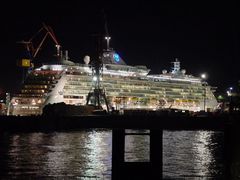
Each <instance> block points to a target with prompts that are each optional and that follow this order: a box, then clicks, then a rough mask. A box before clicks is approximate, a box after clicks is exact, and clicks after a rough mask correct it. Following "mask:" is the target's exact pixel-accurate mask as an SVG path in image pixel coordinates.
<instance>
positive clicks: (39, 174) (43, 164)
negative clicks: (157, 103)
mask: <svg viewBox="0 0 240 180" xmlns="http://www.w3.org/2000/svg"><path fill="white" fill-rule="evenodd" d="M132 132H133V131H132ZM128 133H129V132H128ZM111 138H112V135H111V131H109V130H103V129H94V130H82V131H78V132H53V133H22V134H0V164H1V166H0V175H1V177H2V178H3V179H13V178H17V179H29V178H32V179H39V178H40V179H49V178H50V179H51V178H60V179H62V178H67V179H68V178H78V179H84V178H86V177H88V179H94V178H96V177H98V178H99V179H111V176H110V175H111V156H112V154H111V153H112V148H111V146H112V139H111ZM222 140H223V133H220V132H212V131H178V132H174V131H164V133H163V145H164V146H163V165H164V167H163V172H164V177H165V178H172V179H174V178H179V177H180V178H184V179H185V178H196V177H214V178H218V177H222V172H223V159H222V150H223V147H222V146H223V143H222ZM125 151H126V152H125V160H126V161H148V160H149V136H141V135H140V136H139V135H133V136H127V137H126V146H125Z"/></svg>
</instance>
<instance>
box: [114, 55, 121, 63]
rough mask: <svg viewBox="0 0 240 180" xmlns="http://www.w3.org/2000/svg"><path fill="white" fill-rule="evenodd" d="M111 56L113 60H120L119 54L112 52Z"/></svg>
mask: <svg viewBox="0 0 240 180" xmlns="http://www.w3.org/2000/svg"><path fill="white" fill-rule="evenodd" d="M113 58H114V60H115V61H116V62H119V61H120V57H119V55H118V54H117V53H114V54H113Z"/></svg>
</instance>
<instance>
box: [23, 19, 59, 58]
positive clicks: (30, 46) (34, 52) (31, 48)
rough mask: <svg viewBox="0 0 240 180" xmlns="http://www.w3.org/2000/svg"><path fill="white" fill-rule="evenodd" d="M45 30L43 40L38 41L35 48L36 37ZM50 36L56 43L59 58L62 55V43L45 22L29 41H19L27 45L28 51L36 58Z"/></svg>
mask: <svg viewBox="0 0 240 180" xmlns="http://www.w3.org/2000/svg"><path fill="white" fill-rule="evenodd" d="M43 31H45V34H44V36H43V38H42V39H41V41H40V42H39V43H38V45H37V47H36V48H34V46H33V41H34V39H35V38H36V37H37V36H38V35H39V34H40V33H42V32H43ZM48 36H50V37H51V39H52V40H53V42H54V43H55V46H56V48H57V54H56V56H57V57H58V58H59V57H60V47H61V46H60V44H59V43H58V41H57V38H56V36H55V34H54V32H53V30H52V28H51V27H50V26H47V25H46V24H45V23H43V26H42V27H41V28H40V29H39V30H38V31H37V32H36V33H35V34H34V35H33V36H32V37H31V38H30V39H29V40H28V41H21V42H19V43H22V44H24V45H25V47H26V49H27V51H28V52H30V54H31V56H32V57H31V58H35V57H36V56H37V54H38V53H39V51H40V49H41V47H42V45H43V43H44V41H45V40H46V39H47V37H48Z"/></svg>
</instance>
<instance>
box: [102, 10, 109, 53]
mask: <svg viewBox="0 0 240 180" xmlns="http://www.w3.org/2000/svg"><path fill="white" fill-rule="evenodd" d="M103 18H104V29H105V39H106V40H107V51H109V42H110V39H111V37H110V36H109V33H108V26H107V18H106V14H105V11H104V10H103Z"/></svg>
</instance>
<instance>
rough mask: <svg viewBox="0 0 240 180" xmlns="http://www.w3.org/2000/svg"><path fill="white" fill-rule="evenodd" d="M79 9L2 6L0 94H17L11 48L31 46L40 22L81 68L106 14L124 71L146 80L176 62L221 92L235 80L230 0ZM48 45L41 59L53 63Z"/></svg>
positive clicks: (239, 45) (238, 51)
mask: <svg viewBox="0 0 240 180" xmlns="http://www.w3.org/2000/svg"><path fill="white" fill-rule="evenodd" d="M53 2H55V3H53ZM83 2H84V1H80V0H78V1H77V0H75V1H73V0H72V1H70V0H68V1H59V2H58V1H51V3H50V2H47V1H43V0H42V1H31V2H27V1H24V2H22V1H8V2H7V4H6V5H4V6H3V5H2V6H1V8H2V10H1V12H0V15H1V37H2V38H1V41H0V43H1V61H0V89H2V90H1V91H10V92H14V90H15V89H17V88H18V87H19V86H20V82H21V77H22V74H21V70H20V69H19V68H18V67H17V66H16V60H17V59H18V58H19V56H20V54H21V53H19V52H20V50H19V49H20V45H19V44H17V43H16V42H17V41H20V40H28V39H29V38H30V37H31V36H32V35H33V34H35V33H36V32H37V31H38V30H39V29H40V28H41V26H42V22H45V23H46V24H48V25H49V26H51V27H52V28H53V30H54V32H55V35H56V36H57V39H58V41H59V42H60V44H61V45H62V48H63V50H65V49H67V50H69V56H70V58H71V59H72V60H73V61H75V62H83V57H84V55H86V54H88V55H89V53H90V52H91V48H92V46H91V42H92V37H91V34H93V33H97V32H99V31H102V30H103V27H104V25H103V23H102V21H101V19H102V14H101V10H102V9H103V8H104V10H105V13H106V17H107V21H108V28H109V33H110V35H111V37H112V41H111V43H110V44H111V46H112V47H113V48H114V49H115V50H116V51H117V52H118V53H119V55H120V56H121V57H122V58H123V59H124V60H125V62H126V63H127V64H129V65H146V66H147V67H148V68H150V69H152V70H151V73H160V72H161V71H162V70H163V69H167V70H170V66H171V63H170V62H172V61H173V60H174V59H175V58H178V59H179V60H180V61H181V65H182V68H184V69H186V70H187V73H189V74H192V75H195V76H199V75H200V74H201V73H202V72H206V73H207V74H208V82H209V83H210V84H211V85H212V86H216V87H219V88H220V89H224V88H227V87H229V86H231V85H232V84H236V83H237V81H238V80H239V79H240V78H239V77H240V70H239V66H240V63H239V58H240V26H239V23H240V19H239V18H238V14H239V12H240V11H239V10H240V9H239V6H237V4H236V3H235V2H233V1H231V2H230V1H229V2H225V3H224V2H221V1H219V2H214V1H211V3H210V2H207V1H192V2H188V1H171V0H169V1H159V2H158V1H149V0H139V1H130V0H129V1H128V2H126V1H113V2H111V3H107V2H105V1H97V0H96V1H87V2H85V3H83ZM53 46H54V44H53V42H52V41H51V39H50V38H48V39H47V41H46V43H44V45H43V47H42V49H41V51H40V52H39V54H38V58H39V59H41V58H43V57H47V56H48V57H51V56H52V55H53V54H54V53H55V52H54V50H55V49H53ZM90 56H91V54H90Z"/></svg>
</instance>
